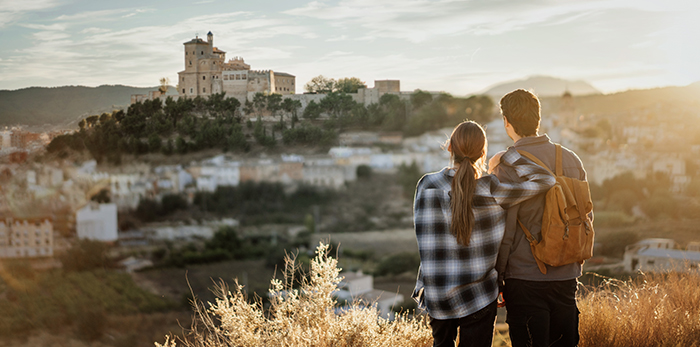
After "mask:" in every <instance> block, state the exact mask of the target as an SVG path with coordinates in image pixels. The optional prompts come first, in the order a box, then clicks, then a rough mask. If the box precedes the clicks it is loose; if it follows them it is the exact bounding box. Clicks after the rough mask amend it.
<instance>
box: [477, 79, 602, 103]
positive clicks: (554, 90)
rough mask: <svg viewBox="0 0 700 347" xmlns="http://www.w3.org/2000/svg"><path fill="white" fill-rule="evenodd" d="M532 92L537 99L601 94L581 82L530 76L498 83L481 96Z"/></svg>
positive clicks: (498, 96)
mask: <svg viewBox="0 0 700 347" xmlns="http://www.w3.org/2000/svg"><path fill="white" fill-rule="evenodd" d="M518 88H522V89H527V90H533V91H534V92H535V93H536V94H537V95H538V96H539V97H546V96H560V95H562V94H564V92H565V91H567V90H568V91H569V92H570V93H571V94H573V95H589V94H601V92H600V91H599V90H598V89H596V88H595V87H593V86H592V85H590V84H589V83H588V82H586V81H583V80H577V81H572V80H565V79H561V78H556V77H549V76H531V77H528V78H526V79H523V80H517V81H511V82H505V83H499V84H496V85H494V86H491V87H489V88H488V89H486V90H485V91H483V92H481V94H486V95H489V96H491V97H493V98H495V99H500V98H501V97H502V96H503V95H504V94H506V93H508V92H510V91H512V90H514V89H518Z"/></svg>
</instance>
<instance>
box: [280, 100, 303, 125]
mask: <svg viewBox="0 0 700 347" xmlns="http://www.w3.org/2000/svg"><path fill="white" fill-rule="evenodd" d="M300 108H301V101H299V100H293V99H290V98H286V99H284V100H283V101H282V110H284V112H287V114H289V115H290V116H291V118H292V128H294V123H296V122H297V121H298V120H299V118H298V117H297V110H299V109H300ZM280 121H281V120H280Z"/></svg>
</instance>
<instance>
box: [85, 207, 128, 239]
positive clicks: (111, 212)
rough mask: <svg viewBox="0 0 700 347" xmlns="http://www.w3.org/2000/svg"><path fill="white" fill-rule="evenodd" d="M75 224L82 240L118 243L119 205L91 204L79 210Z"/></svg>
mask: <svg viewBox="0 0 700 347" xmlns="http://www.w3.org/2000/svg"><path fill="white" fill-rule="evenodd" d="M75 224H76V229H77V231H78V238H80V239H89V240H96V241H105V242H111V241H117V239H118V234H117V205H116V204H113V203H110V204H97V203H94V202H91V203H89V204H87V205H86V206H85V207H83V208H81V209H80V210H78V212H77V214H76V217H75Z"/></svg>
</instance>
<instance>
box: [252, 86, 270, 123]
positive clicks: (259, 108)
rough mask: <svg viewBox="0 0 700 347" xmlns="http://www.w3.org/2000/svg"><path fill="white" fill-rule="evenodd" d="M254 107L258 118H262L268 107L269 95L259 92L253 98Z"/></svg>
mask: <svg viewBox="0 0 700 347" xmlns="http://www.w3.org/2000/svg"><path fill="white" fill-rule="evenodd" d="M253 106H254V108H255V112H256V113H257V115H258V117H262V113H263V110H265V107H266V106H267V95H265V94H263V93H260V92H257V93H255V95H254V96H253Z"/></svg>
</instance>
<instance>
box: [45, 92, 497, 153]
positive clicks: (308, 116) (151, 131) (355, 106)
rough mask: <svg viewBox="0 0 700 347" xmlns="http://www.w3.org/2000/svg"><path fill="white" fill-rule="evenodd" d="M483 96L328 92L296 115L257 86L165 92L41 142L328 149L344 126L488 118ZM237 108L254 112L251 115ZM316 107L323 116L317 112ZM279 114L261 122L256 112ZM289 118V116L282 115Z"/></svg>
mask: <svg viewBox="0 0 700 347" xmlns="http://www.w3.org/2000/svg"><path fill="white" fill-rule="evenodd" d="M493 106H494V105H493V102H492V101H491V99H490V98H489V97H487V96H472V97H469V98H457V97H453V96H451V95H448V94H441V95H439V96H437V97H435V98H433V96H432V95H431V94H430V93H426V92H421V91H417V92H415V93H414V94H413V95H412V96H411V98H410V100H409V101H406V100H401V99H400V98H399V96H398V95H393V94H385V95H383V96H382V97H381V98H380V99H379V103H376V104H371V105H369V106H365V105H363V104H360V103H357V102H355V101H353V100H352V97H351V96H350V95H348V94H345V93H342V92H341V93H337V92H331V93H328V94H327V95H326V96H325V97H324V98H323V99H322V100H321V101H320V102H319V103H318V104H316V103H314V102H311V103H310V104H309V105H308V106H307V107H306V109H305V110H304V112H303V114H302V115H301V119H300V118H299V116H298V114H297V113H298V111H299V109H300V108H301V103H300V102H298V101H297V102H295V101H294V100H292V99H284V100H283V98H282V95H280V94H270V95H265V94H263V93H257V94H256V95H255V96H254V98H253V101H246V102H245V104H244V105H241V104H240V102H239V101H238V99H236V98H226V97H225V94H224V93H220V94H213V95H211V96H210V97H208V98H203V97H196V98H193V99H192V98H179V99H177V100H174V99H173V98H170V97H168V98H167V99H166V100H165V102H164V103H163V102H161V100H146V101H145V102H143V103H141V102H137V103H134V104H132V105H131V106H129V108H128V109H127V110H126V112H124V111H122V110H119V111H114V112H112V113H103V114H101V115H93V116H90V117H87V118H85V119H84V120H82V121H80V122H79V123H78V125H79V127H80V131H79V132H76V133H74V134H68V135H61V136H58V137H56V138H54V139H53V141H52V142H51V143H50V144H49V145H48V146H47V150H48V152H49V153H52V154H57V155H58V156H59V157H64V158H65V157H66V156H67V155H68V154H69V152H70V151H77V152H82V151H85V150H87V151H88V152H89V153H90V155H91V156H92V157H93V158H95V159H96V160H97V161H98V162H100V161H102V160H104V159H107V160H108V161H110V162H112V163H114V164H120V163H121V158H122V155H123V154H131V155H141V154H146V153H163V154H165V155H172V154H185V153H188V152H196V151H201V150H206V149H211V148H217V149H221V150H224V151H232V152H248V151H250V150H251V149H252V148H254V147H258V148H264V149H271V148H275V147H277V146H278V145H279V144H280V143H283V144H284V145H285V147H288V146H290V145H291V146H294V145H296V146H311V147H313V148H320V149H323V148H328V147H330V146H333V145H336V144H337V141H336V139H337V135H338V133H340V132H343V131H347V130H350V129H355V130H360V129H362V130H375V131H389V132H402V133H403V134H404V135H407V136H415V135H420V134H422V133H424V132H426V131H430V130H436V129H440V128H442V127H448V126H454V125H456V124H458V123H460V122H461V121H463V120H464V119H472V120H475V121H478V122H481V123H487V122H489V121H490V120H491V119H492V118H493V115H494V107H493ZM243 114H245V115H247V116H248V117H250V116H251V115H255V116H257V120H256V121H255V122H253V121H251V119H250V118H248V119H247V120H246V121H245V122H244V120H243V116H242V115H243ZM321 114H325V115H327V117H326V118H324V119H319V117H320V115H321ZM264 116H271V117H273V118H274V117H279V122H277V121H274V122H263V120H262V117H264ZM288 121H289V122H288Z"/></svg>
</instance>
